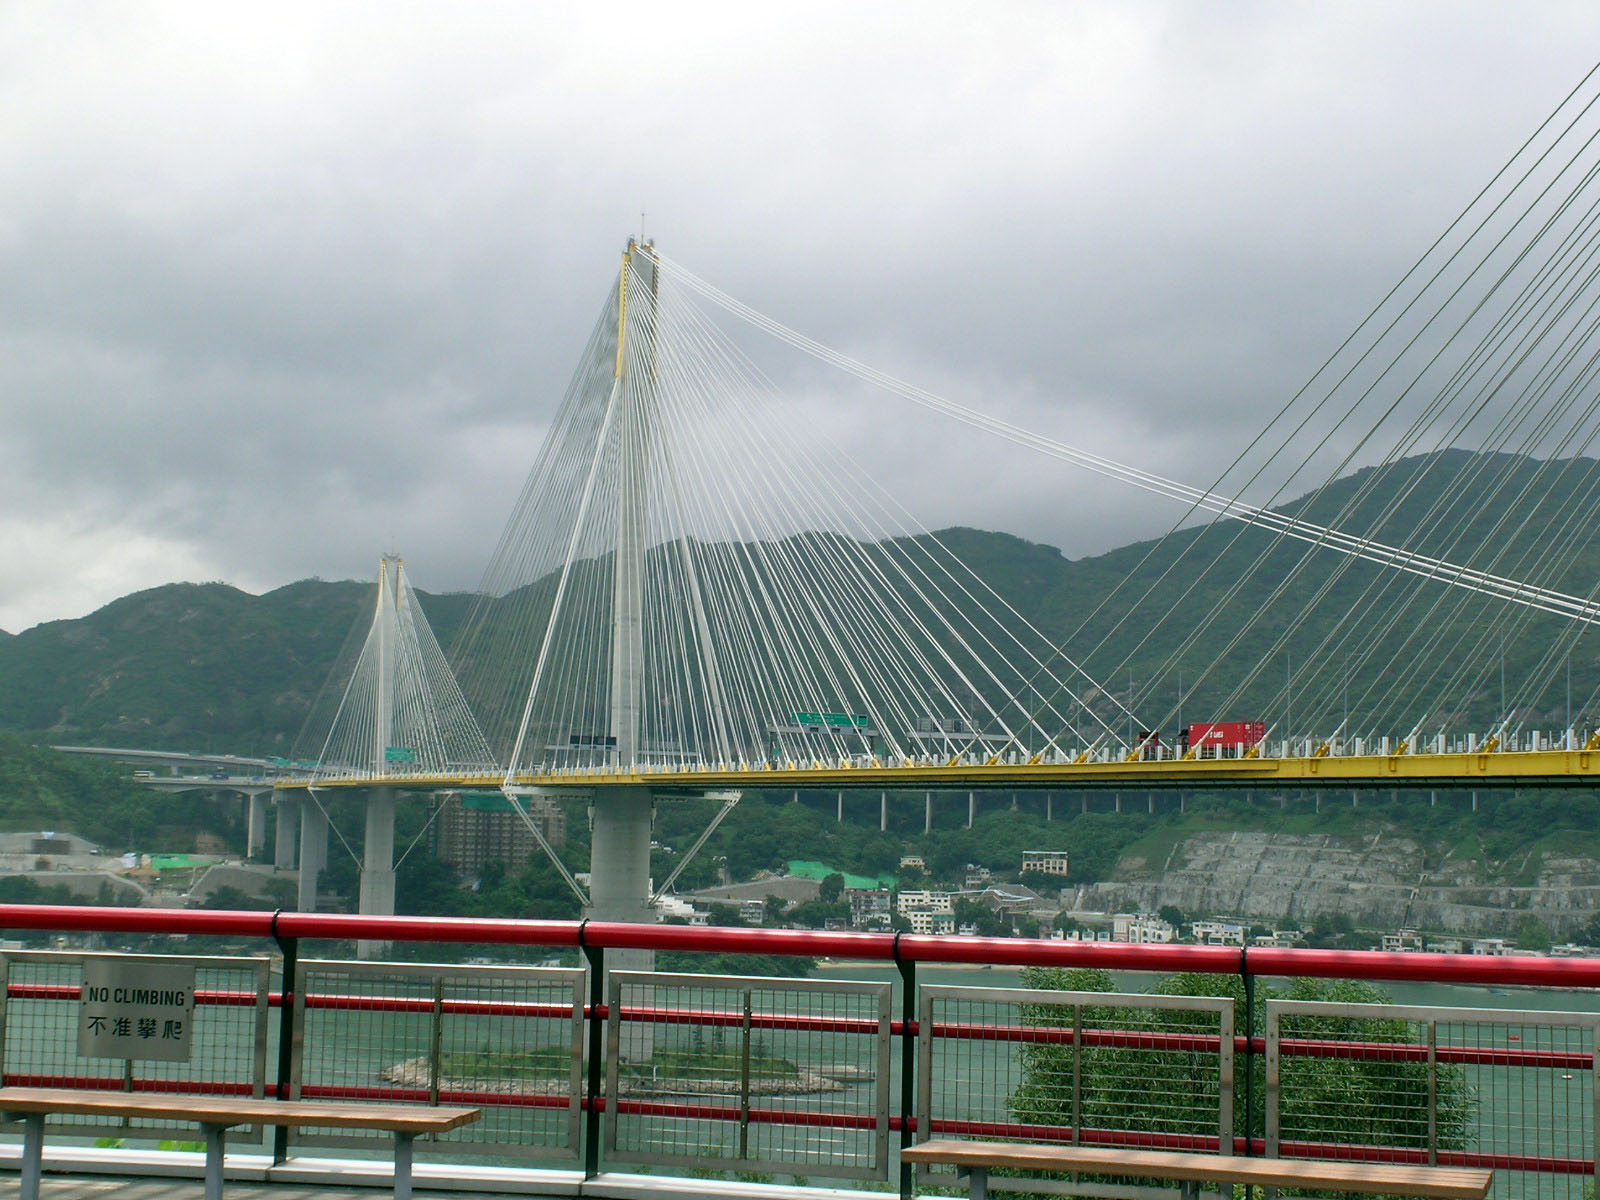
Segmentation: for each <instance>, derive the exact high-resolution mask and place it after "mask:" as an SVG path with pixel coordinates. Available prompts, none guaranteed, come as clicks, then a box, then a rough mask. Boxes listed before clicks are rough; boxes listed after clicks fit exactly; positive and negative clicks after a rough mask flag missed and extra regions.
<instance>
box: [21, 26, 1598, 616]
mask: <svg viewBox="0 0 1600 1200" xmlns="http://www.w3.org/2000/svg"><path fill="white" fill-rule="evenodd" d="M1597 33H1600V15H1597V11H1596V9H1595V6H1594V4H1593V0H1587V2H1575V3H1570V4H1558V3H1550V4H1519V5H1509V4H1475V3H1461V2H1459V0H1451V2H1448V3H1443V2H1441V3H1424V2H1409V3H1405V4H1394V3H1392V2H1385V3H1351V2H1347V0H1340V2H1338V3H1332V2H1330V3H1325V4H1316V5H1313V4H1281V3H1273V4H1244V3H1227V4H1223V3H1215V4H1202V3H1171V4H1160V3H1146V4H1138V3H1131V4H1130V3H1104V4H1095V3H1074V4H1065V3H1062V4H1046V3H1037V4H998V3H985V4H975V3H971V2H970V0H967V2H965V3H959V4H932V3H917V4H910V3H907V4H876V5H874V4H860V3H848V4H839V5H826V4H797V5H783V6H775V5H758V4H749V3H741V4H729V5H712V4H683V5H662V4H659V3H656V4H648V5H638V6H628V5H615V4H606V5H601V4H596V5H576V4H562V5H536V4H530V3H506V4H449V5H445V4H438V5H425V4H394V3H383V4H372V5H361V4H353V3H352V4H333V5H329V4H326V3H318V4H314V5H297V4H286V3H280V4H273V5H267V6H262V5H255V6H247V5H219V4H215V3H209V2H208V3H194V4H183V3H174V4H157V3H151V4H115V3H105V4H95V3H82V4H71V5H62V4H57V3H50V2H43V0H41V2H39V3H32V2H29V0H8V2H7V3H5V4H0V113H3V114H4V116H3V117H0V548H3V556H0V628H4V629H8V630H11V631H13V632H15V631H20V630H21V629H23V628H26V627H28V626H30V625H32V624H34V623H36V622H40V621H45V620H52V619H56V618H62V617H76V616H81V615H83V614H84V613H86V612H89V611H91V610H93V609H94V608H96V607H98V606H100V605H101V604H104V603H105V602H107V601H109V600H111V599H113V598H115V597H117V596H120V595H122V594H124V593H127V592H130V591H133V590H135V589H138V588H143V587H149V586H153V585H155V584H158V583H163V582H168V581H172V580H182V579H187V580H213V579H221V580H227V581H229V582H232V583H235V584H237V585H239V586H241V587H244V588H247V589H249V590H252V591H261V590H264V589H268V588H272V587H276V586H279V585H281V584H284V583H288V582H290V581H293V580H295V579H300V578H304V577H306V576H310V575H320V576H322V577H324V578H348V577H353V576H358V577H368V576H370V575H371V574H372V573H373V571H374V568H375V563H376V559H377V557H378V555H379V554H380V553H382V552H384V551H385V550H388V549H395V550H398V551H400V552H401V553H403V554H404V555H405V557H406V559H407V563H408V566H409V569H410V573H411V577H412V580H413V582H414V583H416V585H417V586H419V587H422V588H425V589H429V590H435V591H437V590H444V589H460V588H467V587H471V586H473V585H474V584H475V583H476V582H477V580H478V578H479V575H480V573H481V571H482V569H483V567H484V564H485V562H486V561H487V559H488V556H489V553H490V551H491V549H492V548H493V545H494V543H495V539H496V538H497V536H498V534H499V532H500V530H501V527H502V525H503V523H504V521H505V519H506V517H507V515H508V513H509V511H510V509H511V506H512V503H513V501H514V499H515V497H516V494H517V491H518V489H519V487H520V485H521V482H522V479H523V477H524V476H525V474H526V472H527V470H528V468H529V467H530V465H531V464H532V461H533V457H534V455H535V453H536V451H537V448H538V445H539V442H540V438H541V436H542V433H543V429H544V426H545V423H546V422H547V421H548V419H549V417H550V415H551V413H552V411H553V409H554V407H555V405H556V403H557V402H558V400H559V399H560V395H561V392H562V390H563V388H564V386H565V384H566V382H567V380H568V378H569V376H570V375H571V373H572V371H573V369H574V367H575V366H576V363H577V359H578V356H579V354H580V352H581V350H582V348H583V341H584V338H585V337H586V335H587V333H588V330H589V328H590V326H591V324H592V323H593V321H594V319H595V317H596V315H597V313H598V311H599V306H600V304H601V301H602V299H603V298H604V295H605V292H606V290H607V288H608V287H609V285H610V281H611V278H612V276H613V274H614V272H615V270H616V266H617V256H618V253H619V251H620V250H621V249H622V247H623V245H624V243H625V241H626V239H627V237H628V236H629V235H630V234H632V233H636V232H638V230H639V227H640V213H641V212H646V213H647V214H648V215H647V216H646V217H645V218H644V221H645V232H646V233H647V234H649V235H650V236H652V237H654V238H655V239H657V241H658V243H659V245H660V246H661V248H662V250H663V252H664V253H666V254H667V255H669V256H671V257H673V258H676V259H678V260H681V261H682V262H683V263H684V264H686V265H687V266H689V267H691V268H692V269H693V270H695V271H696V272H697V273H698V274H700V275H702V276H704V277H706V278H708V279H710V280H711V281H713V282H715V283H716V284H717V285H718V286H720V287H721V288H723V289H724V290H725V291H728V292H730V293H732V294H733V295H735V296H737V297H739V298H740V299H742V300H744V301H746V302H747V303H749V304H751V305H753V306H755V307H756V308H758V309H760V310H762V311H764V312H766V313H769V314H771V315H772V316H774V317H777V318H778V319H780V320H782V321H784V322H785V323H787V324H789V325H791V326H794V327H796V328H798V329H800V330H801V331H803V332H805V333H808V334H810V335H812V336H814V337H816V338H818V339H819V340H821V341H823V342H825V343H828V344H830V345H832V346H835V347H836V348H838V349H841V350H844V351H845V352H847V353H850V354H853V355H855V356H856V357H858V358H861V359H864V360H866V361H867V362H869V363H871V364H873V365H875V366H878V367H881V368H883V369H885V370H888V371H890V372H892V373H894V374H897V375H900V376H901V377H903V378H907V379H909V380H911V381H913V382H916V383H920V384H922V385H924V386H927V387H929V388H931V389H932V390H934V391H938V392H941V393H942V394H946V395H950V396H952V397H953V398H956V399H960V400H962V401H963V402H965V403H969V404H972V405H974V406H976V407H981V408H983V409H985V410H986V411H992V412H995V413H997V414H1001V415H1003V416H1006V417H1007V418H1008V419H1011V420H1013V421H1016V422H1018V423H1020V424H1023V425H1026V426H1028V427H1030V428H1035V429H1038V430H1040V431H1041V432H1045V433H1048V434H1051V435H1053V436H1056V437H1060V438H1063V439H1066V440H1069V441H1073V442H1076V443H1079V444H1082V445H1085V446H1088V447H1090V448H1092V449H1095V450H1098V451H1101V452H1105V453H1109V454H1113V455H1115V456H1117V457H1119V458H1121V459H1124V460H1126V461H1132V462H1135V463H1137V464H1139V465H1140V466H1144V467H1147V468H1149V469H1152V470H1155V471H1158V472H1161V473H1164V474H1167V475H1171V476H1175V477H1177V478H1179V479H1183V480H1185V481H1190V482H1194V483H1200V484H1203V483H1206V482H1209V480H1210V478H1211V475H1212V474H1213V473H1214V470H1215V466H1216V463H1217V459H1218V455H1219V450H1220V449H1227V448H1231V447H1234V446H1236V445H1238V444H1240V443H1241V441H1242V440H1243V439H1245V438H1247V437H1248V435H1249V433H1250V432H1251V431H1252V429H1253V427H1254V425H1255V423H1256V422H1257V420H1258V419H1259V418H1258V414H1260V413H1262V412H1265V411H1270V410H1271V409H1275V408H1276V407H1277V404H1278V403H1279V401H1280V400H1281V399H1282V398H1283V396H1285V395H1286V394H1287V393H1289V392H1292V391H1293V390H1294V388H1295V387H1297V386H1298V385H1299V384H1300V383H1301V382H1303V381H1304V380H1305V379H1306V378H1307V377H1308V376H1309V375H1310V374H1311V372H1312V371H1313V370H1314V369H1315V368H1316V366H1317V364H1318V363H1319V362H1320V361H1321V360H1322V358H1323V357H1324V356H1325V355H1326V354H1327V352H1328V351H1330V350H1331V349H1332V348H1333V347H1334V346H1335V345H1336V344H1337V343H1338V341H1339V340H1340V339H1341V338H1342V337H1343V336H1344V335H1345V334H1346V333H1347V332H1349V330H1350V329H1351V328H1353V327H1354V326H1355V324H1356V322H1357V321H1359V320H1360V318H1361V317H1362V315H1363V314H1364V313H1365V312H1366V310H1367V308H1368V307H1369V306H1370V305H1371V303H1372V302H1373V301H1375V300H1376V299H1377V297H1378V296H1379V295H1381V294H1382V292H1383V291H1384V290H1385V288H1387V286H1388V285H1389V284H1390V283H1392V282H1393V281H1394V280H1395V279H1396V278H1397V277H1398V276H1399V275H1400V274H1401V272H1402V271H1403V270H1404V269H1405V268H1406V266H1407V265H1409V263H1410V262H1411V260H1412V259H1413V258H1415V256H1416V255H1417V254H1418V253H1420V252H1421V250H1422V249H1423V248H1424V247H1425V246H1426V245H1427V243H1428V242H1429V241H1431V240H1432V238H1433V236H1434V235H1435V234H1436V233H1438V232H1439V231H1440V230H1441V229H1442V228H1443V227H1444V226H1445V224H1446V223H1447V222H1448V221H1449V220H1450V219H1451V217H1453V216H1454V215H1455V213H1456V212H1457V211H1459V210H1460V208H1461V207H1462V206H1463V205H1464V204H1465V203H1466V201H1467V200H1468V199H1470V197H1471V195H1472V194H1473V193H1474V192H1475V191H1476V190H1477V188H1478V186H1479V185H1480V184H1482V183H1483V182H1484V181H1485V180H1486V179H1487V178H1488V177H1489V176H1490V175H1491V174H1492V173H1493V172H1494V171H1495V170H1496V169H1497V168H1498V167H1499V166H1500V165H1501V164H1502V163H1503V162H1504V161H1505V160H1506V159H1507V158H1508V157H1509V156H1510V154H1511V152H1512V151H1513V150H1514V149H1515V148H1516V146H1517V145H1518V144H1519V143H1520V142H1521V140H1522V139H1523V137H1525V136H1526V135H1527V134H1528V133H1529V132H1530V131H1531V130H1532V129H1533V128H1534V127H1535V126H1536V125H1537V124H1538V123H1539V121H1540V120H1542V119H1543V117H1544V116H1545V115H1546V114H1547V113H1548V112H1549V111H1550V110H1551V109H1552V108H1554V107H1555V105H1556V103H1557V102H1558V101H1559V100H1560V99H1561V97H1562V96H1564V95H1565V94H1566V93H1567V91H1568V90H1569V89H1570V88H1571V87H1572V86H1573V85H1574V84H1575V83H1576V82H1577V81H1578V80H1579V78H1580V77H1581V76H1582V75H1583V74H1584V72H1585V71H1587V70H1588V69H1589V67H1590V66H1591V65H1593V60H1594V59H1595V58H1596V57H1597V53H1600V50H1597V47H1600V37H1597V36H1596V35H1597ZM846 392H851V395H852V399H850V400H849V402H848V407H846V403H847V402H846V399H845V394H846ZM853 397H854V394H853V392H852V391H851V389H849V388H845V387H841V391H840V395H839V398H838V399H837V401H835V400H834V399H833V398H831V397H830V395H829V393H828V391H827V389H826V388H822V389H820V390H819V391H817V392H816V393H814V394H812V395H810V396H809V397H808V399H807V403H809V404H814V405H816V406H817V408H818V411H819V416H820V417H822V418H824V419H822V420H820V421H819V424H821V425H826V426H828V427H832V428H839V429H845V430H848V431H849V432H850V435H851V437H852V438H853V439H856V440H857V441H858V442H859V441H862V440H866V441H869V442H872V443H875V444H876V443H881V444H883V445H885V446H887V447H891V448H893V449H894V450H895V453H884V454H882V455H877V454H875V455H874V456H873V461H874V462H875V463H877V464H878V465H879V466H880V468H881V470H882V474H883V478H884V480H885V482H886V483H887V485H888V486H889V487H890V488H891V490H892V491H893V492H894V493H895V494H896V495H897V496H898V497H899V498H900V499H901V500H902V501H903V502H904V503H905V504H906V505H907V506H908V507H909V508H911V509H912V510H913V511H914V512H915V513H916V514H917V515H918V516H919V517H920V518H921V519H922V521H923V522H924V523H925V524H926V525H928V526H929V527H935V528H937V527H940V526H943V525H947V524H954V523H960V524H969V525H977V526H980V527H987V528H998V529H1005V530H1008V531H1011V532H1015V533H1019V534H1021V535H1023V536H1026V537H1030V538H1033V539H1036V540H1041V541H1047V542H1050V543H1052V544H1054V545H1057V546H1060V547H1062V549H1063V550H1064V551H1065V552H1066V553H1068V554H1070V555H1073V556H1077V555H1080V554H1084V553H1092V552H1095V551H1098V550H1103V549H1106V548H1108V547H1110V546H1112V545H1116V544H1119V543H1121V542H1123V541H1126V540H1130V539H1132V538H1134V537H1137V536H1141V535H1151V534H1154V533H1156V532H1159V530H1160V528H1161V527H1162V518H1163V516H1164V515H1165V514H1164V513H1163V511H1162V510H1160V509H1158V508H1155V507H1153V506H1152V505H1150V504H1146V503H1144V502H1142V501H1135V500H1133V499H1132V498H1130V497H1124V496H1121V495H1119V494H1117V493H1116V492H1115V491H1113V490H1112V489H1111V488H1110V486H1109V485H1107V484H1104V483H1103V482H1101V481H1100V480H1098V479H1094V478H1091V477H1086V476H1081V475H1078V474H1076V473H1075V472H1074V471H1073V470H1072V469H1070V468H1068V467H1066V466H1064V465H1062V464H1060V463H1056V462H1051V461H1047V460H1043V459H1038V460H1028V459H1025V458H1023V457H1021V456H1020V452H1018V451H1016V450H1014V449H1012V448H1010V447H1008V446H1004V445H1000V444H996V445H995V446H987V445H981V444H976V443H974V441H973V435H971V434H970V433H966V432H963V431H959V430H956V429H954V428H950V429H940V428H937V427H934V426H930V425H928V424H926V423H925V422H926V421H927V420H929V418H926V417H924V416H922V415H921V414H919V413H917V412H916V411H915V410H913V409H911V408H909V407H908V406H907V405H906V404H905V403H904V402H903V401H900V400H896V399H894V398H892V397H883V398H882V399H881V400H879V401H877V402H875V403H873V404H872V405H870V406H867V407H862V406H861V405H860V403H859V400H858V399H855V398H853ZM831 404H836V407H835V408H834V409H833V410H832V411H829V407H830V405H831Z"/></svg>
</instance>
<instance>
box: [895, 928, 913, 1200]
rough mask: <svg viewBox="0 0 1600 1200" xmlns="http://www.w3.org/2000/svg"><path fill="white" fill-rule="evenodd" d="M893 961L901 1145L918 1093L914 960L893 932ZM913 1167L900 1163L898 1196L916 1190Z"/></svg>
mask: <svg viewBox="0 0 1600 1200" xmlns="http://www.w3.org/2000/svg"><path fill="white" fill-rule="evenodd" d="M894 965H895V966H896V967H897V968H899V971H900V1145H901V1146H909V1145H911V1141H912V1136H911V1135H912V1133H913V1132H914V1131H913V1129H912V1122H913V1121H914V1119H915V1118H914V1115H913V1113H914V1110H915V1108H916V1104H917V1102H916V1096H917V1086H916V1085H917V1032H916V1031H917V964H916V963H914V962H907V961H906V960H905V959H903V958H901V957H900V934H898V933H897V934H895V935H894ZM915 1177H916V1168H915V1167H914V1166H913V1165H912V1164H911V1163H908V1162H905V1161H902V1162H901V1163H900V1200H912V1197H913V1196H914V1195H915V1194H916V1182H915Z"/></svg>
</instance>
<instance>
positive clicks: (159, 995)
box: [78, 958, 194, 1062]
mask: <svg viewBox="0 0 1600 1200" xmlns="http://www.w3.org/2000/svg"><path fill="white" fill-rule="evenodd" d="M193 1031H194V964H193V963H180V962H174V961H173V960H172V959H137V958H90V959H86V960H85V961H84V964H83V994H82V1001H81V1003H80V1004H79V1006H78V1054H79V1055H80V1056H81V1057H84V1058H139V1059H155V1060H157V1061H160V1062H188V1061H189V1044H190V1040H191V1035H192V1033H193Z"/></svg>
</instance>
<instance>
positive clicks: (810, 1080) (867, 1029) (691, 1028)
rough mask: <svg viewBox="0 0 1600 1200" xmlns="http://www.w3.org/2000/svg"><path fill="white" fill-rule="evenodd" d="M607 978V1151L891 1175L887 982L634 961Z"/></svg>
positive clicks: (705, 1166)
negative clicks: (694, 971)
mask: <svg viewBox="0 0 1600 1200" xmlns="http://www.w3.org/2000/svg"><path fill="white" fill-rule="evenodd" d="M609 983H610V994H609V1007H608V1023H607V1031H606V1033H607V1048H608V1049H607V1074H606V1096H607V1106H606V1115H607V1121H606V1150H607V1156H608V1158H610V1159H614V1160H616V1161H621V1162H633V1163H647V1164H661V1165H670V1166H676V1167H687V1168H689V1169H691V1170H695V1171H702V1172H707V1173H717V1172H722V1171H735V1172H752V1171H756V1172H787V1173H789V1174H791V1175H795V1174H799V1175H806V1176H810V1175H822V1176H829V1177H834V1178H876V1179H882V1178H885V1177H886V1176H887V1172H888V1136H889V1091H888V1089H889V1037H890V1019H889V1005H890V992H891V988H890V985H888V984H886V983H881V984H880V983H853V982H830V981H824V980H800V979H794V980H791V979H748V978H740V977H734V976H720V975H662V974H654V973H647V972H633V971H617V972H614V973H613V974H612V975H611V977H610V981H609Z"/></svg>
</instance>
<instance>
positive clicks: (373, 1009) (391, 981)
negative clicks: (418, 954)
mask: <svg viewBox="0 0 1600 1200" xmlns="http://www.w3.org/2000/svg"><path fill="white" fill-rule="evenodd" d="M583 979H584V973H583V972H582V971H580V970H566V969H560V968H550V967H499V966H456V965H449V964H437V963H421V964H397V963H378V962H348V961H335V960H315V959H313V960H308V961H305V962H302V963H301V964H300V987H299V988H297V989H296V992H295V998H294V999H295V1029H296V1031H297V1034H296V1044H295V1046H294V1048H293V1058H292V1067H291V1069H292V1078H293V1086H292V1089H291V1095H292V1097H293V1098H294V1099H301V1098H305V1099H321V1100H333V1099H338V1100H401V1101H412V1102H417V1103H423V1104H465V1105H473V1106H477V1107H481V1108H483V1109H484V1110H485V1111H484V1117H483V1120H481V1121H478V1122H475V1123H473V1124H471V1125H466V1126H463V1127H462V1128H460V1129H456V1130H452V1131H451V1132H450V1133H447V1134H442V1135H439V1136H438V1137H437V1138H430V1139H428V1140H429V1141H430V1142H433V1143H435V1144H441V1145H447V1146H448V1147H449V1150H450V1152H451V1153H452V1154H472V1155H475V1156H476V1155H484V1156H498V1157H503V1158H526V1157H540V1158H552V1157H553V1158H562V1159H568V1160H573V1161H575V1160H576V1158H577V1156H578V1153H579V1150H580V1148H581V1137H580V1131H581V1121H580V1113H581V1111H582V1105H583V1085H582V1078H583V1076H582V1068H583V1037H582V1034H583ZM294 1141H295V1142H296V1143H297V1144H300V1145H318V1146H360V1147H371V1148H374V1149H383V1148H386V1147H387V1144H388V1135H387V1134H382V1133H372V1134H360V1133H349V1132H338V1133H335V1132H332V1131H317V1130H312V1129H306V1130H299V1131H296V1133H295V1135H294ZM418 1145H419V1149H420V1148H422V1145H423V1143H422V1140H421V1139H419V1142H418Z"/></svg>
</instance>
